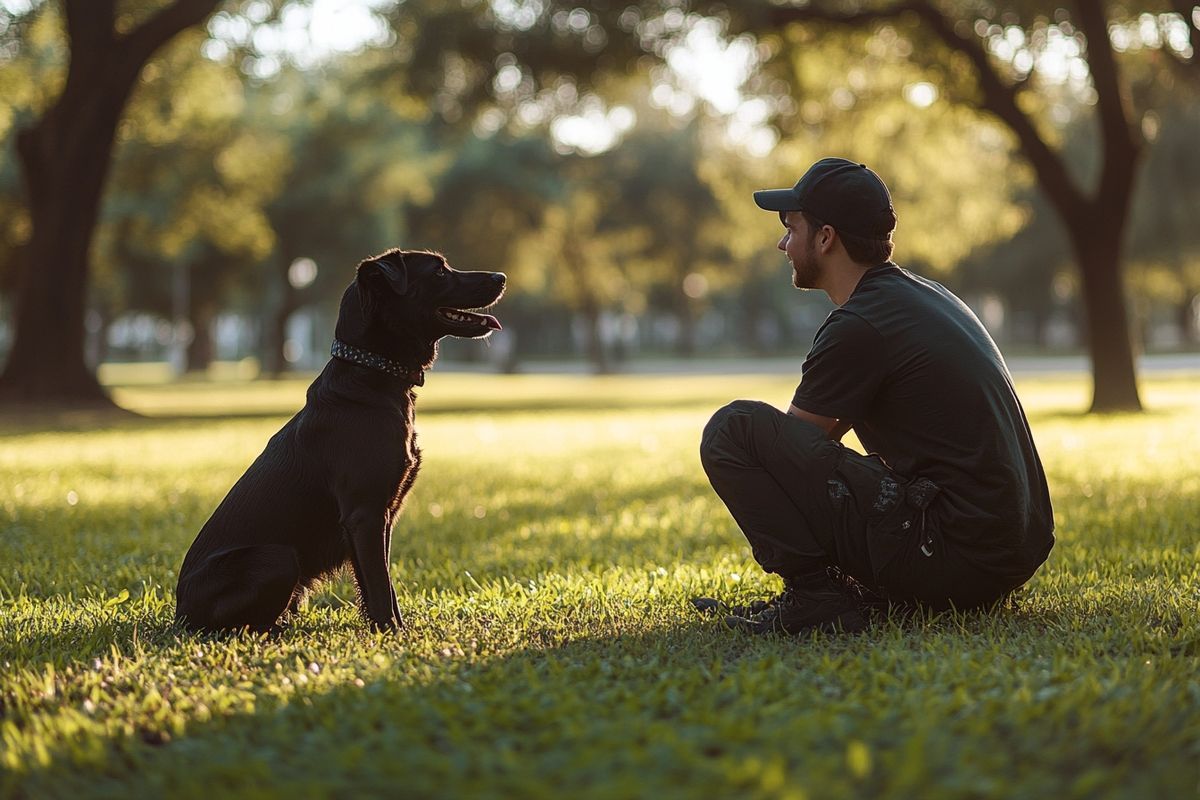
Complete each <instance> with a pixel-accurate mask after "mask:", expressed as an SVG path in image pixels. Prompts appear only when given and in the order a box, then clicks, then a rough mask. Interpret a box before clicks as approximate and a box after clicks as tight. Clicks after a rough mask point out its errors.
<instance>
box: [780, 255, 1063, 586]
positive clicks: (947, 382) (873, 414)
mask: <svg viewBox="0 0 1200 800" xmlns="http://www.w3.org/2000/svg"><path fill="white" fill-rule="evenodd" d="M803 369H804V377H803V380H802V381H801V383H800V386H799V387H798V388H797V389H796V394H795V397H794V399H793V401H792V402H793V403H794V404H795V406H796V407H797V408H800V409H803V410H805V411H809V412H811V413H813V414H820V415H821V416H825V417H835V418H837V419H843V420H850V421H853V423H854V430H855V433H856V434H857V435H858V438H859V441H861V442H862V444H863V446H864V447H865V448H867V450H868V452H871V453H877V454H878V455H880V456H881V457H882V458H883V459H884V461H886V462H887V464H888V465H889V466H890V467H891V468H892V469H894V470H895V471H896V472H898V473H900V474H901V475H904V476H907V477H917V476H922V477H926V478H929V479H930V480H932V481H934V482H935V483H937V484H938V485H939V486H941V487H942V495H941V496H940V497H939V498H938V500H937V501H936V502H935V503H934V504H933V506H931V507H930V510H929V514H930V519H931V521H932V522H933V523H934V524H936V525H937V528H938V530H940V531H941V535H942V536H944V537H945V538H946V539H947V540H948V541H950V542H953V543H954V544H956V545H957V547H956V549H957V550H958V551H959V552H961V553H962V555H963V557H964V558H966V559H968V560H970V561H971V562H973V563H975V564H976V565H977V566H979V567H981V568H984V569H987V570H989V571H993V572H996V573H1000V574H1006V575H1007V574H1016V573H1018V572H1020V571H1022V570H1026V569H1028V570H1029V571H1032V568H1034V567H1036V566H1037V565H1038V564H1040V563H1041V562H1042V561H1043V560H1044V559H1045V556H1046V554H1047V553H1048V552H1049V549H1050V547H1051V545H1052V544H1053V542H1054V536H1053V531H1054V519H1053V514H1052V511H1051V507H1050V493H1049V490H1048V489H1047V487H1046V476H1045V473H1044V472H1043V470H1042V464H1041V461H1040V460H1039V459H1038V454H1037V450H1036V448H1035V447H1034V444H1033V437H1032V435H1031V434H1030V432H1029V423H1028V421H1027V420H1026V418H1025V412H1024V411H1023V410H1022V408H1021V403H1020V401H1019V400H1018V399H1017V394H1016V391H1015V390H1014V389H1013V385H1012V379H1011V376H1010V375H1009V373H1008V368H1007V367H1006V366H1005V364H1004V359H1003V357H1001V355H1000V351H999V350H998V349H997V348H996V344H995V342H993V341H992V337H991V336H989V335H988V332H987V330H986V329H985V328H984V327H983V325H982V323H980V321H979V319H978V318H977V317H976V316H975V315H974V314H973V313H972V312H971V310H970V309H969V308H967V306H966V304H964V303H963V302H962V301H961V300H959V299H958V298H957V297H955V296H954V294H952V293H951V292H950V291H949V290H947V289H946V288H945V287H943V286H941V285H940V284H938V283H935V282H933V281H930V280H926V279H924V278H921V277H920V276H917V275H914V274H913V273H911V272H909V271H907V270H904V269H901V268H900V267H898V266H896V265H895V264H892V263H890V262H889V263H885V264H881V265H879V266H877V267H873V268H872V269H870V270H868V271H867V273H866V274H865V275H864V276H863V278H862V280H861V281H860V282H859V284H858V287H857V288H856V289H855V290H854V293H853V294H852V295H851V296H850V299H849V300H847V301H846V303H845V304H844V305H842V306H841V307H840V308H837V309H835V310H834V311H833V312H832V313H830V315H829V317H828V318H827V319H826V320H825V323H824V324H823V325H822V326H821V328H820V330H818V331H817V335H816V338H815V340H814V341H813V347H812V350H811V351H809V354H808V357H807V358H806V359H805V361H804V368H803Z"/></svg>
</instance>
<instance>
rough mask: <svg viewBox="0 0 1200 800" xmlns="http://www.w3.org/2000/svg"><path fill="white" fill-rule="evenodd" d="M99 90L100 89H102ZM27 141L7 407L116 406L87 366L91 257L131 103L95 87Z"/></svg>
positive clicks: (21, 138) (20, 142)
mask: <svg viewBox="0 0 1200 800" xmlns="http://www.w3.org/2000/svg"><path fill="white" fill-rule="evenodd" d="M96 83H97V84H99V83H101V81H99V80H97V81H96ZM95 95H96V96H94V97H93V98H92V100H91V102H90V104H88V105H87V106H84V107H83V108H69V107H66V106H65V105H60V106H58V107H56V108H54V109H52V110H51V111H50V112H49V113H48V114H47V115H46V117H45V118H43V119H42V121H41V122H39V123H37V124H36V125H34V126H33V127H31V128H27V129H25V130H23V131H21V132H20V134H19V135H18V138H17V152H18V156H19V158H20V163H21V167H22V172H23V177H24V179H25V187H26V192H27V196H28V198H29V214H30V218H31V220H32V223H33V234H32V236H31V237H30V242H29V259H28V261H27V262H26V268H25V269H24V270H23V274H22V275H21V282H20V285H19V290H18V295H17V300H16V325H15V330H14V334H15V335H14V337H13V345H12V350H11V351H10V352H9V357H8V363H7V365H6V366H5V369H4V374H3V376H0V402H3V403H6V404H15V405H26V404H34V403H36V404H42V403H49V404H51V405H71V406H75V405H78V406H85V407H87V406H112V405H113V404H112V401H111V400H110V399H109V398H108V395H107V394H106V393H105V391H104V390H103V389H102V388H101V386H100V383H99V381H97V380H96V376H95V374H94V373H93V372H92V370H90V369H89V368H88V366H87V362H86V360H85V357H84V312H85V302H86V297H87V268H88V250H89V248H90V246H91V242H92V233H93V231H94V229H95V226H96V218H97V212H98V209H99V201H100V193H101V190H102V187H103V184H104V179H105V176H106V173H107V172H108V164H109V157H110V154H111V151H112V144H113V138H114V135H115V131H116V123H117V118H118V117H119V115H120V111H121V108H122V107H123V105H124V97H123V96H120V97H115V98H114V97H107V98H106V97H104V96H103V91H102V87H101V86H96V87H95Z"/></svg>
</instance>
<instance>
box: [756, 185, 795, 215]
mask: <svg viewBox="0 0 1200 800" xmlns="http://www.w3.org/2000/svg"><path fill="white" fill-rule="evenodd" d="M754 202H755V204H756V205H757V206H758V207H759V208H761V209H763V210H764V211H799V210H800V203H799V201H798V200H797V199H796V192H795V190H793V189H763V190H762V191H758V192H755V193H754Z"/></svg>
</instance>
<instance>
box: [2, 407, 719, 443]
mask: <svg viewBox="0 0 1200 800" xmlns="http://www.w3.org/2000/svg"><path fill="white" fill-rule="evenodd" d="M725 402H728V401H720V400H716V399H714V400H713V401H712V402H707V401H704V400H699V401H698V400H695V399H694V398H689V399H688V400H687V401H686V402H682V401H680V400H678V399H672V398H661V399H659V398H652V399H647V398H640V399H625V400H614V399H612V398H608V397H595V398H546V399H541V400H529V399H523V398H516V399H514V400H512V401H510V402H506V401H503V400H489V401H488V402H486V403H461V402H449V403H429V404H426V405H422V404H421V402H420V401H419V400H418V402H417V424H418V425H419V424H420V420H421V419H422V418H427V417H444V416H453V415H463V416H467V415H476V414H486V415H488V416H495V417H506V416H516V415H522V414H524V415H536V414H575V413H583V412H621V411H626V412H637V411H648V412H655V411H695V412H697V413H702V412H704V411H709V410H711V411H716V410H717V408H719V407H720V406H722V405H724V403H725ZM301 407H302V404H299V405H289V406H286V407H285V406H278V407H268V408H261V409H253V410H240V411H233V412H231V411H221V410H213V411H212V412H211V413H210V412H207V411H204V412H200V411H186V412H154V411H148V412H139V411H133V410H129V409H119V410H116V411H69V412H68V411H63V412H55V411H37V412H19V413H13V412H5V413H0V436H17V435H32V434H42V433H83V432H92V431H97V430H113V431H143V430H150V429H154V428H163V427H191V426H195V425H202V424H210V423H222V422H254V421H260V420H268V419H276V420H279V424H280V425H282V424H283V423H284V422H286V421H287V420H288V419H290V418H291V417H292V416H293V415H295V414H296V413H297V412H298V411H299V410H300V408H301Z"/></svg>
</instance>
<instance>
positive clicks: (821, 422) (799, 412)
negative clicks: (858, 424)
mask: <svg viewBox="0 0 1200 800" xmlns="http://www.w3.org/2000/svg"><path fill="white" fill-rule="evenodd" d="M788 413H789V414H791V415H792V416H793V417H799V418H800V419H802V420H804V421H805V422H811V423H812V424H813V425H816V426H817V427H818V428H820V429H821V430H823V431H825V434H826V435H827V436H828V437H829V438H830V439H833V440H834V441H835V442H840V441H841V440H842V437H843V436H845V435H846V434H847V433H848V432H849V430H850V428H852V427H853V426H854V423H853V422H851V421H849V420H845V419H835V418H834V417H823V416H821V415H820V414H814V413H812V412H811V411H805V410H804V409H802V408H797V407H796V406H795V404H792V405H791V406H789V407H788Z"/></svg>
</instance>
